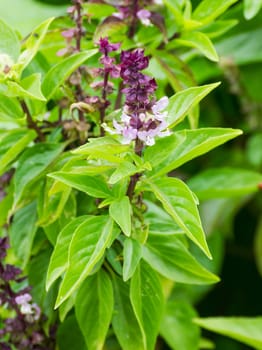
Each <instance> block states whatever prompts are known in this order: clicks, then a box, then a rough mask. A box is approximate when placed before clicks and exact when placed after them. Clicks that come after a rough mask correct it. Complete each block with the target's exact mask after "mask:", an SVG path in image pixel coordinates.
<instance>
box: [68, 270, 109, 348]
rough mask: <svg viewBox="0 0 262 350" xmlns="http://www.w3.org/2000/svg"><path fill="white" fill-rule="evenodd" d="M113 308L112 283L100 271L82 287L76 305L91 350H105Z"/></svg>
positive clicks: (102, 271) (79, 321)
mask: <svg viewBox="0 0 262 350" xmlns="http://www.w3.org/2000/svg"><path fill="white" fill-rule="evenodd" d="M113 306H114V297H113V286H112V282H111V280H110V278H109V276H108V274H107V273H106V272H105V271H104V270H103V269H100V270H99V271H98V272H97V273H96V274H94V275H93V276H89V277H87V279H86V280H85V281H84V283H83V284H82V285H81V288H80V289H79V291H78V293H77V297H76V303H75V310H76V318H77V321H78V324H79V327H80V329H81V331H82V333H83V335H84V337H85V341H86V345H87V347H88V349H89V350H102V349H103V345H104V342H105V339H106V335H107V332H108V328H109V325H110V322H111V318H112V313H113Z"/></svg>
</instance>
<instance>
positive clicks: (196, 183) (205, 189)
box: [188, 168, 262, 200]
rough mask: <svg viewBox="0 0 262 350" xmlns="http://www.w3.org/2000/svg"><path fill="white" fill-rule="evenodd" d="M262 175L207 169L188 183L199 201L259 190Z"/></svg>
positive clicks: (222, 169)
mask: <svg viewBox="0 0 262 350" xmlns="http://www.w3.org/2000/svg"><path fill="white" fill-rule="evenodd" d="M261 183H262V175H261V174H259V173H257V172H255V171H251V170H246V169H238V168H219V169H208V170H206V171H204V172H202V173H200V174H198V175H196V176H194V177H193V178H191V179H190V180H189V181H188V186H189V187H190V188H191V189H192V191H194V192H195V193H196V195H197V196H198V198H199V199H201V200H206V199H213V198H219V197H222V198H224V197H234V196H244V195H248V194H251V193H254V192H257V191H258V190H259V184H261Z"/></svg>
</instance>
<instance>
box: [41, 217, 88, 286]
mask: <svg viewBox="0 0 262 350" xmlns="http://www.w3.org/2000/svg"><path fill="white" fill-rule="evenodd" d="M89 218H90V217H88V216H80V217H78V218H75V219H73V220H72V221H70V222H69V224H67V225H66V226H65V227H64V228H63V230H62V231H61V232H60V233H59V236H58V237H57V242H56V245H55V249H54V251H53V254H52V256H51V259H50V263H49V267H48V270H47V277H46V289H47V290H48V289H49V288H50V286H51V285H52V284H53V282H54V281H55V280H56V279H57V278H58V277H60V276H61V275H62V274H63V273H64V272H65V271H66V269H67V268H68V265H69V264H68V256H69V245H70V242H71V240H72V237H73V235H74V232H75V231H76V230H77V229H78V227H79V226H80V225H81V224H82V223H83V222H85V220H89Z"/></svg>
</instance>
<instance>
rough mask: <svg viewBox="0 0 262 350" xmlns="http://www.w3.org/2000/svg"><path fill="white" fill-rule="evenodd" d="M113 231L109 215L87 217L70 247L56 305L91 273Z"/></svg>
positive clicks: (75, 234)
mask: <svg viewBox="0 0 262 350" xmlns="http://www.w3.org/2000/svg"><path fill="white" fill-rule="evenodd" d="M112 231H113V221H112V219H110V218H109V217H108V216H95V217H91V218H90V219H87V220H86V221H85V222H84V223H82V224H81V225H80V226H79V227H78V229H77V230H76V231H75V233H74V236H73V238H72V241H71V243H70V248H69V266H68V269H67V271H66V274H65V276H64V279H63V281H62V284H61V286H60V290H59V293H58V297H57V301H56V306H55V307H58V306H59V305H61V304H62V303H63V302H64V301H65V300H66V299H67V298H68V297H70V295H72V293H73V292H74V291H75V290H76V289H77V288H78V287H79V286H80V285H81V283H82V282H83V281H84V279H85V278H86V277H87V276H88V275H90V273H91V272H92V270H93V268H94V266H95V264H96V263H97V262H98V261H99V260H100V259H101V258H102V256H103V255H104V252H105V250H106V248H107V247H108V243H109V242H110V239H111V236H112Z"/></svg>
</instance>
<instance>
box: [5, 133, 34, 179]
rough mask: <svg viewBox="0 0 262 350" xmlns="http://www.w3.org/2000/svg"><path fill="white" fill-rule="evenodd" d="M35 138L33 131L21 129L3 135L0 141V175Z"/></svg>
mask: <svg viewBox="0 0 262 350" xmlns="http://www.w3.org/2000/svg"><path fill="white" fill-rule="evenodd" d="M35 137H36V133H35V131H33V130H23V129H14V130H10V131H9V132H8V133H7V134H4V135H3V138H1V140H0V141H1V146H0V175H1V174H3V173H4V172H5V171H6V170H7V169H8V167H9V166H10V165H11V164H12V162H13V161H14V160H15V159H16V157H17V156H18V155H19V154H20V153H21V152H22V151H23V150H24V149H25V148H26V146H27V145H28V144H29V143H30V142H31V141H33V139H34V138H35ZM2 151H3V152H2Z"/></svg>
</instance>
